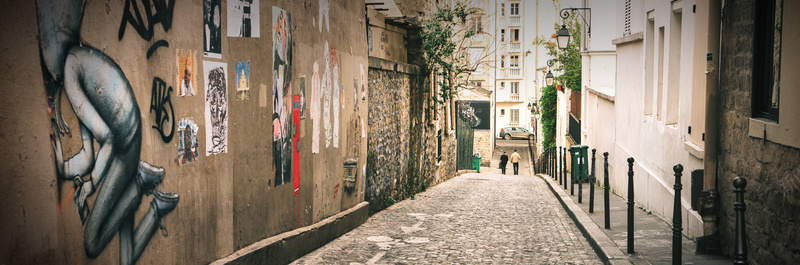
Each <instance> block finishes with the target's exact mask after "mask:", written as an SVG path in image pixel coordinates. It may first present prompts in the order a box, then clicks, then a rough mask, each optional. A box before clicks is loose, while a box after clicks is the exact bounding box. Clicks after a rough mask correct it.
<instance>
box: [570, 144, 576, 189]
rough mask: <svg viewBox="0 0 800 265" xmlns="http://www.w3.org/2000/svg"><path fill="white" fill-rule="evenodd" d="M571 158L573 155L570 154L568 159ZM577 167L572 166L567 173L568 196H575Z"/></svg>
mask: <svg viewBox="0 0 800 265" xmlns="http://www.w3.org/2000/svg"><path fill="white" fill-rule="evenodd" d="M573 156H575V155H574V154H572V153H570V158H572V157H573ZM573 161H575V160H573ZM577 166H578V165H575V164H573V165H572V170H571V171H570V172H569V195H575V167H577Z"/></svg>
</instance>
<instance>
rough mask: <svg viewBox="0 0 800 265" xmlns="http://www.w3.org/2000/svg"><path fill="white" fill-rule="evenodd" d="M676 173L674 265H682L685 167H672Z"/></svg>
mask: <svg viewBox="0 0 800 265" xmlns="http://www.w3.org/2000/svg"><path fill="white" fill-rule="evenodd" d="M672 170H673V171H675V206H674V207H673V209H672V264H673V265H680V264H681V260H682V259H681V254H682V253H681V231H683V225H681V223H682V221H683V220H682V219H681V189H683V185H682V184H681V175H682V174H683V165H681V164H677V165H675V166H674V167H672Z"/></svg>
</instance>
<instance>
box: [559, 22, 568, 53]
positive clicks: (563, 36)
mask: <svg viewBox="0 0 800 265" xmlns="http://www.w3.org/2000/svg"><path fill="white" fill-rule="evenodd" d="M556 40H558V48H559V49H562V50H563V49H566V48H567V45H569V30H567V25H566V24H561V28H560V29H558V33H556Z"/></svg>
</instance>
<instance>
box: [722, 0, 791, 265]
mask: <svg viewBox="0 0 800 265" xmlns="http://www.w3.org/2000/svg"><path fill="white" fill-rule="evenodd" d="M755 1H756V0H746V1H726V2H725V5H724V9H723V14H724V16H723V19H722V28H723V34H722V37H721V42H722V50H721V55H722V57H720V58H721V60H720V71H721V76H720V86H719V105H720V106H719V110H720V117H719V131H720V142H719V150H720V155H719V162H718V163H719V165H718V168H719V172H718V181H717V187H718V190H719V235H720V241H721V242H722V244H723V251H724V253H725V254H726V255H733V254H734V236H735V230H734V229H735V221H736V219H735V211H734V209H733V203H734V200H735V194H734V193H733V184H732V181H733V179H734V178H736V177H738V176H741V177H743V178H745V179H746V180H747V187H746V192H745V196H744V197H745V203H746V205H747V208H746V212H745V214H746V217H745V224H746V229H747V230H746V233H747V237H748V240H747V244H748V245H747V248H748V256H749V261H750V264H792V263H794V262H797V261H798V260H800V245H798V244H797V242H798V239H797V235H800V225H798V223H800V149H798V148H793V147H789V146H785V145H781V144H778V143H774V142H771V141H766V142H762V139H760V138H755V137H750V136H749V134H748V131H749V120H750V117H751V100H752V93H751V89H752V79H751V73H752V68H751V67H752V66H751V65H752V64H751V62H752V61H753V56H752V38H753V28H754V27H753V20H754V19H753V13H754V12H753V8H754V2H755ZM778 2H780V1H778ZM789 14H791V13H787V12H784V15H789ZM787 43H788V42H787V41H786V40H784V42H783V45H786V44H787ZM784 47H786V46H784ZM776 58H778V57H776ZM787 89H789V88H787ZM794 89H796V87H795V88H794ZM797 137H800V136H797Z"/></svg>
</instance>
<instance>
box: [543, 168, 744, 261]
mask: <svg viewBox="0 0 800 265" xmlns="http://www.w3.org/2000/svg"><path fill="white" fill-rule="evenodd" d="M532 173H533V172H531V175H533V174H532ZM538 176H540V177H541V178H543V179H544V180H545V181H546V182H547V184H548V185H549V186H550V189H551V190H552V191H553V194H555V195H556V197H557V198H558V199H559V200H560V201H561V204H562V205H563V206H564V209H565V210H567V212H568V213H569V215H570V217H572V219H573V220H574V221H575V223H576V224H577V225H578V228H579V229H580V230H581V232H583V234H584V236H586V238H587V239H588V240H589V242H590V244H591V245H592V246H593V247H594V248H595V250H596V252H597V253H598V254H599V255H600V257H601V258H602V259H607V260H608V263H610V264H672V226H671V224H668V223H667V222H665V221H664V220H662V219H661V218H659V217H657V216H655V215H652V214H648V213H647V212H645V211H643V210H641V209H639V208H638V207H636V208H634V217H633V220H634V229H635V232H634V251H635V253H634V254H632V255H631V254H627V253H625V252H626V251H627V238H628V233H627V229H628V228H627V221H628V219H627V218H628V214H627V208H628V206H627V201H625V200H624V199H623V198H621V197H619V196H617V195H615V194H610V195H609V203H610V204H611V206H610V207H609V209H610V221H611V229H604V228H603V227H605V220H604V214H605V210H606V209H605V208H606V207H605V205H603V189H602V188H601V187H598V186H595V190H594V195H595V196H594V213H589V186H590V185H588V183H583V185H582V186H583V198H582V203H577V202H578V196H577V195H578V184H577V183H576V184H575V195H570V191H569V185H568V186H567V190H565V189H564V185H563V184H561V185H559V183H558V180H556V179H553V178H552V177H551V176H549V175H544V174H539V175H538ZM567 177H568V178H569V176H567ZM681 243H682V249H683V251H682V256H683V257H682V264H732V263H733V259H731V258H728V257H724V256H710V255H696V254H695V247H696V242H694V241H692V240H691V239H689V238H687V237H686V236H683V238H682V240H681Z"/></svg>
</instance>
